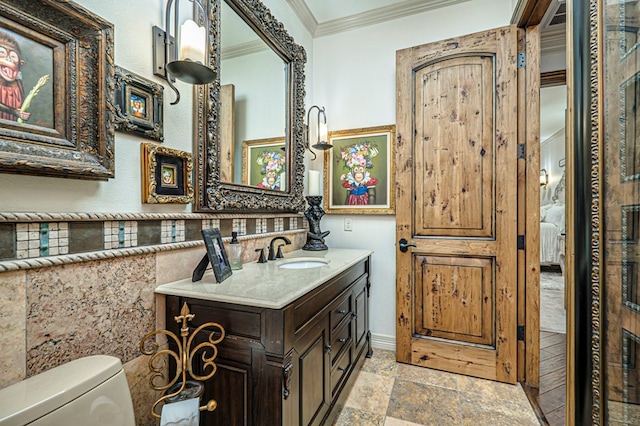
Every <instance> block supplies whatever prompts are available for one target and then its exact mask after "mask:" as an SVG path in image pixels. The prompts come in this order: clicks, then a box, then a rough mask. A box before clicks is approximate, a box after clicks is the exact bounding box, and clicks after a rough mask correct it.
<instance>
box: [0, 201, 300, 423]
mask: <svg viewBox="0 0 640 426" xmlns="http://www.w3.org/2000/svg"><path fill="white" fill-rule="evenodd" d="M202 228H219V229H220V231H221V234H222V236H223V240H224V241H225V243H228V241H229V240H230V236H231V232H232V230H238V231H239V232H238V233H239V235H240V238H239V240H240V242H241V244H242V245H243V247H244V251H243V262H244V263H247V262H253V261H255V260H256V259H257V253H255V249H256V248H261V247H267V246H268V243H269V241H270V240H271V238H273V237H274V236H276V235H287V236H288V237H289V238H290V239H291V240H292V244H291V245H290V246H286V249H285V251H290V250H296V249H299V248H301V247H302V246H303V245H304V243H305V241H306V231H307V228H308V224H307V221H306V219H304V216H302V215H299V214H263V215H259V214H255V215H208V214H197V213H194V214H175V215H172V214H40V213H0V294H2V297H1V298H0V347H1V348H2V351H1V352H0V388H3V387H6V386H8V385H10V384H12V383H15V382H17V381H20V380H23V379H25V378H27V377H30V376H33V375H35V374H38V373H41V372H43V371H45V370H48V369H50V368H53V367H56V366H58V365H61V364H64V363H66V362H68V361H71V360H74V359H77V358H80V357H83V356H88V355H95V354H107V355H113V356H116V357H118V358H120V359H121V360H122V362H123V364H124V368H125V372H126V374H127V380H128V382H129V387H130V388H131V394H132V398H133V403H134V408H135V412H136V424H137V425H155V424H157V421H156V420H155V419H154V418H153V417H151V415H150V411H149V410H150V407H151V405H152V404H153V402H154V401H155V398H156V395H155V393H154V392H153V391H152V390H151V388H150V387H149V376H150V375H149V368H148V365H147V362H148V357H146V356H144V355H141V354H140V352H139V350H138V343H139V341H140V339H141V338H142V337H143V336H144V335H145V334H147V333H149V332H151V331H153V330H155V329H157V328H164V298H163V297H162V296H159V295H158V296H156V295H155V294H154V289H155V287H156V286H158V285H160V284H164V283H168V282H171V281H175V280H178V279H183V278H188V277H190V276H191V273H192V272H193V269H194V268H195V266H196V265H197V264H198V262H199V261H200V259H201V258H202V257H203V255H204V254H206V251H205V249H204V244H203V242H202V238H201V234H200V230H201V229H202Z"/></svg>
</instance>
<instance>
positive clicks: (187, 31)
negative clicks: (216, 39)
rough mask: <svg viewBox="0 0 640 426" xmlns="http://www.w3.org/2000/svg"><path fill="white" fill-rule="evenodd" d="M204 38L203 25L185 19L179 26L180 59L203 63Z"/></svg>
mask: <svg viewBox="0 0 640 426" xmlns="http://www.w3.org/2000/svg"><path fill="white" fill-rule="evenodd" d="M205 39H206V34H205V29H204V27H200V26H198V24H196V23H195V22H194V21H192V20H191V19H187V20H186V21H185V22H184V24H182V26H181V27H180V59H181V60H184V59H191V60H192V61H194V62H200V63H201V64H203V65H204V49H205V46H204V42H205Z"/></svg>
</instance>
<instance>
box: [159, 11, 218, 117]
mask: <svg viewBox="0 0 640 426" xmlns="http://www.w3.org/2000/svg"><path fill="white" fill-rule="evenodd" d="M173 1H174V0H167V9H166V11H165V31H163V30H162V29H161V28H158V27H157V26H154V27H153V70H154V71H153V73H154V75H157V76H159V77H162V78H164V79H165V80H167V82H168V83H169V86H170V87H171V88H172V89H173V91H174V92H175V93H176V100H175V101H174V102H171V105H175V104H177V103H178V102H180V92H179V91H178V89H177V88H176V87H175V86H174V85H173V82H174V81H175V79H174V77H175V78H177V79H179V80H182V81H184V82H185V83H189V84H208V83H211V82H213V80H215V78H216V73H215V72H214V71H213V70H212V69H211V68H210V67H208V66H207V65H206V64H207V56H206V52H207V47H208V46H209V40H208V31H209V17H208V15H207V12H206V10H205V9H204V6H203V5H202V2H201V1H200V0H189V1H190V2H192V3H195V4H196V5H197V6H198V8H199V9H200V12H201V13H202V16H204V27H201V26H199V25H198V24H196V23H195V22H194V21H193V20H191V19H188V20H186V21H185V22H184V23H183V24H182V25H181V26H180V27H179V26H178V25H179V22H180V21H179V19H180V17H179V15H180V14H179V10H180V0H175V8H174V10H173V17H174V19H173V22H174V28H175V36H172V35H171V8H172V6H173ZM176 41H177V42H178V43H179V47H180V48H179V49H176Z"/></svg>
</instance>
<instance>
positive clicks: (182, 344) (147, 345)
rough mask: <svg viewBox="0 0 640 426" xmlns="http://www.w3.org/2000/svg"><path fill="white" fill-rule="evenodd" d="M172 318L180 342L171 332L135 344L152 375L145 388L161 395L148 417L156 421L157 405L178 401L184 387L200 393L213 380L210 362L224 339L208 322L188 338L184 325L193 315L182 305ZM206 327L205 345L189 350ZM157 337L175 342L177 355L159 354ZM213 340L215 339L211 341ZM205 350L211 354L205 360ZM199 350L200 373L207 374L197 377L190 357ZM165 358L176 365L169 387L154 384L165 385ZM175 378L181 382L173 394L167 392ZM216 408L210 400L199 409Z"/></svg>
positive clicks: (221, 330) (220, 330) (164, 351)
mask: <svg viewBox="0 0 640 426" xmlns="http://www.w3.org/2000/svg"><path fill="white" fill-rule="evenodd" d="M174 318H175V320H176V322H178V323H180V322H182V327H181V328H180V336H181V337H182V340H180V339H179V338H178V336H176V335H175V334H174V333H172V332H171V331H168V330H156V331H152V332H151V333H149V334H147V335H146V336H144V337H143V338H142V340H141V341H140V344H139V347H140V352H142V353H143V354H144V355H150V356H151V358H149V370H151V372H152V373H153V374H152V375H151V378H150V379H149V384H150V385H151V388H152V389H153V390H155V391H161V392H162V393H163V394H162V396H161V397H160V398H159V399H158V400H157V401H156V402H155V403H154V404H153V405H152V406H151V414H152V415H153V416H154V417H157V418H161V412H162V410H160V412H157V411H156V407H158V405H159V404H160V403H161V402H164V403H166V402H167V400H171V399H176V397H177V398H180V396H181V395H180V394H181V393H182V392H183V391H185V388H186V387H187V385H190V386H191V387H196V388H199V389H201V390H202V389H204V385H203V384H202V382H204V381H205V380H208V379H210V378H211V377H213V375H214V374H216V370H217V369H218V367H217V366H216V364H215V362H214V360H215V358H216V356H218V348H217V347H216V345H217V344H218V343H220V342H221V341H222V339H224V335H225V331H224V328H223V327H222V326H221V325H220V324H218V323H216V322H208V323H205V324H202V325H201V326H200V327H198V328H196V329H195V330H194V332H193V334H191V336H189V325H188V324H187V323H188V322H189V321H191V320H192V319H193V318H195V314H192V313H191V312H190V311H189V307H188V306H187V304H186V303H185V304H184V305H183V306H182V309H181V310H180V315H179V316H177V317H174ZM207 327H209V328H212V329H213V331H212V332H211V333H210V334H209V341H208V342H203V343H200V344H199V345H198V346H196V347H195V348H193V349H192V348H191V344H192V343H193V338H194V337H195V336H196V335H197V334H198V333H199V332H200V331H202V330H203V329H204V328H207ZM216 329H217V330H216ZM160 334H164V335H166V336H168V337H170V338H171V339H173V340H174V341H175V343H176V345H177V346H178V352H177V353H176V352H174V351H172V350H169V349H162V350H160V347H159V345H158V343H157V342H156V340H155V338H154V337H155V336H156V335H160ZM215 336H218V337H217V338H215ZM209 348H210V349H211V350H212V351H213V354H212V355H211V356H207V353H208V351H207V350H206V349H209ZM200 350H203V352H202V361H203V362H204V365H203V367H202V368H203V370H204V371H206V370H207V369H208V368H211V372H210V373H209V374H207V375H206V376H199V375H197V374H195V373H194V372H193V369H192V361H193V357H194V356H195V355H196V353H198V351H200ZM165 356H166V357H172V358H173V359H174V360H175V361H176V374H175V377H174V378H173V379H172V380H171V381H170V382H169V383H167V384H164V385H159V384H156V383H158V381H160V382H164V381H165V376H164V372H163V370H164V368H165V367H166V361H165V359H164V357H165ZM187 373H189V376H191V378H192V379H194V380H189V381H187ZM179 378H181V379H182V381H181V382H179V383H178V385H179V386H178V389H177V390H175V391H174V390H173V389H171V388H172V386H174V385H175V384H176V382H178V379H179ZM189 391H190V390H189V389H187V391H186V392H189ZM217 406H218V403H217V402H216V401H215V400H213V399H212V400H210V401H209V402H207V404H206V405H203V406H201V407H200V411H205V410H207V411H213V410H215V409H216V407H217Z"/></svg>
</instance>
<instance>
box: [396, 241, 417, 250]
mask: <svg viewBox="0 0 640 426" xmlns="http://www.w3.org/2000/svg"><path fill="white" fill-rule="evenodd" d="M398 243H400V251H401V252H403V253H406V252H407V250H409V247H416V245H415V244H409V243H408V242H407V240H406V239H404V238H400V241H398Z"/></svg>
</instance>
